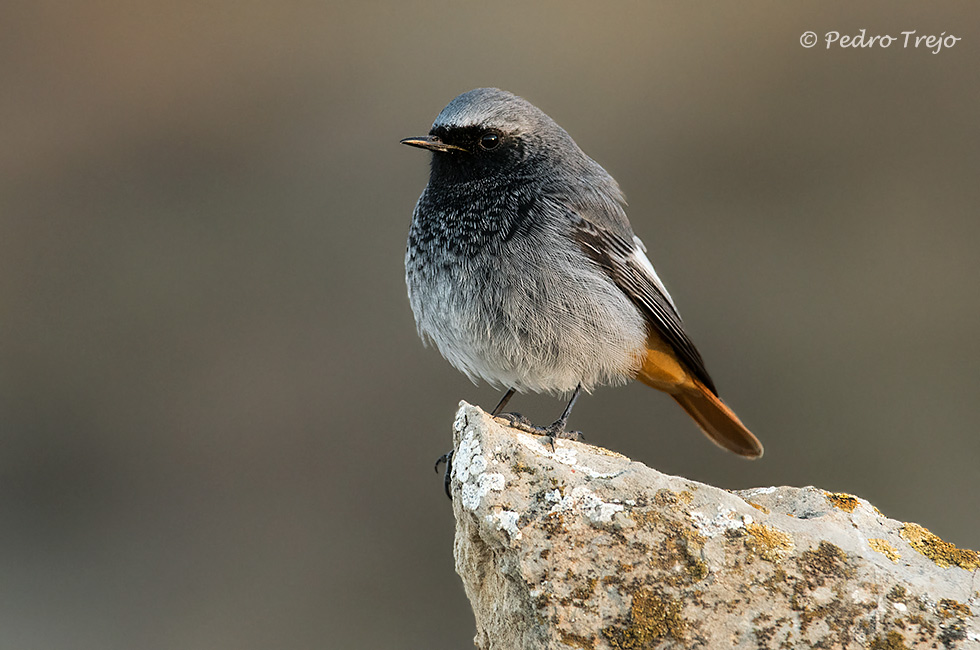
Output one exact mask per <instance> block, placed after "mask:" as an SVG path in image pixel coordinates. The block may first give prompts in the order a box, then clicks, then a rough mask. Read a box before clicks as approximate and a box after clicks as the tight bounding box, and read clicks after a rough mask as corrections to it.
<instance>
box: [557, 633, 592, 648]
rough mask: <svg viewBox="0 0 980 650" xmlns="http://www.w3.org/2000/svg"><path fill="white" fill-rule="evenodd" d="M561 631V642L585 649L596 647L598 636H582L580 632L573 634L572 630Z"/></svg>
mask: <svg viewBox="0 0 980 650" xmlns="http://www.w3.org/2000/svg"><path fill="white" fill-rule="evenodd" d="M559 633H560V634H561V642H562V643H564V644H565V645H567V646H572V647H573V648H582V649H583V650H593V649H594V648H595V643H596V637H594V636H581V635H579V634H572V633H571V632H559Z"/></svg>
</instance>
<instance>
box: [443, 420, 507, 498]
mask: <svg viewBox="0 0 980 650" xmlns="http://www.w3.org/2000/svg"><path fill="white" fill-rule="evenodd" d="M458 419H459V418H457V420H458ZM453 478H454V479H456V480H457V481H459V482H460V483H461V484H462V485H461V486H460V490H459V491H460V499H461V501H462V503H463V506H464V507H466V508H467V509H469V510H476V509H477V508H479V507H480V503H482V502H483V497H485V496H486V495H487V493H488V492H490V491H491V490H495V491H497V492H500V491H502V490H503V489H504V486H505V485H506V483H507V482H506V480H505V479H504V475H503V474H499V473H496V472H487V458H486V456H484V455H483V449H482V448H481V447H480V441H479V440H477V438H476V435H475V434H474V432H473V431H467V432H466V433H465V434H463V439H462V440H461V441H460V443H459V448H458V449H457V450H456V453H455V454H453Z"/></svg>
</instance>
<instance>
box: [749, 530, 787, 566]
mask: <svg viewBox="0 0 980 650" xmlns="http://www.w3.org/2000/svg"><path fill="white" fill-rule="evenodd" d="M745 531H746V532H747V533H748V536H747V537H746V538H745V545H746V546H747V547H748V548H749V550H750V551H752V552H753V553H756V554H758V555H759V557H761V558H762V559H763V560H767V561H769V562H778V561H779V560H781V559H783V557H785V556H786V555H787V554H788V553H790V552H791V551H792V550H793V549H794V548H795V547H796V545H795V544H794V543H793V538H792V537H790V536H789V535H788V534H787V533H784V532H783V531H781V530H777V529H775V528H773V527H772V526H764V525H762V524H757V523H751V524H746V526H745Z"/></svg>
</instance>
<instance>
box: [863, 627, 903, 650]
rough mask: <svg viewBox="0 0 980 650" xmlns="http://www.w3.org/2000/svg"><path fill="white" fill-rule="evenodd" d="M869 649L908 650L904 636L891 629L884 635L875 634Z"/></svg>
mask: <svg viewBox="0 0 980 650" xmlns="http://www.w3.org/2000/svg"><path fill="white" fill-rule="evenodd" d="M870 650H909V647H908V646H907V645H905V637H904V636H902V635H901V633H899V632H895V631H891V632H889V633H888V634H886V635H885V636H884V637H881V636H876V637H875V640H874V641H873V642H872V643H871V647H870Z"/></svg>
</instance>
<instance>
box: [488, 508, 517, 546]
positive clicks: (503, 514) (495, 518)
mask: <svg viewBox="0 0 980 650" xmlns="http://www.w3.org/2000/svg"><path fill="white" fill-rule="evenodd" d="M519 518H520V515H519V514H517V513H516V512H514V511H513V510H497V511H495V512H492V513H490V514H489V515H487V516H486V520H487V522H489V523H491V524H496V526H497V530H502V531H504V532H505V533H507V535H508V536H509V537H510V538H511V539H512V540H514V541H517V540H519V539H521V538H522V537H524V535H523V534H522V533H521V529H520V528H518V527H517V520H518V519H519Z"/></svg>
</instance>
